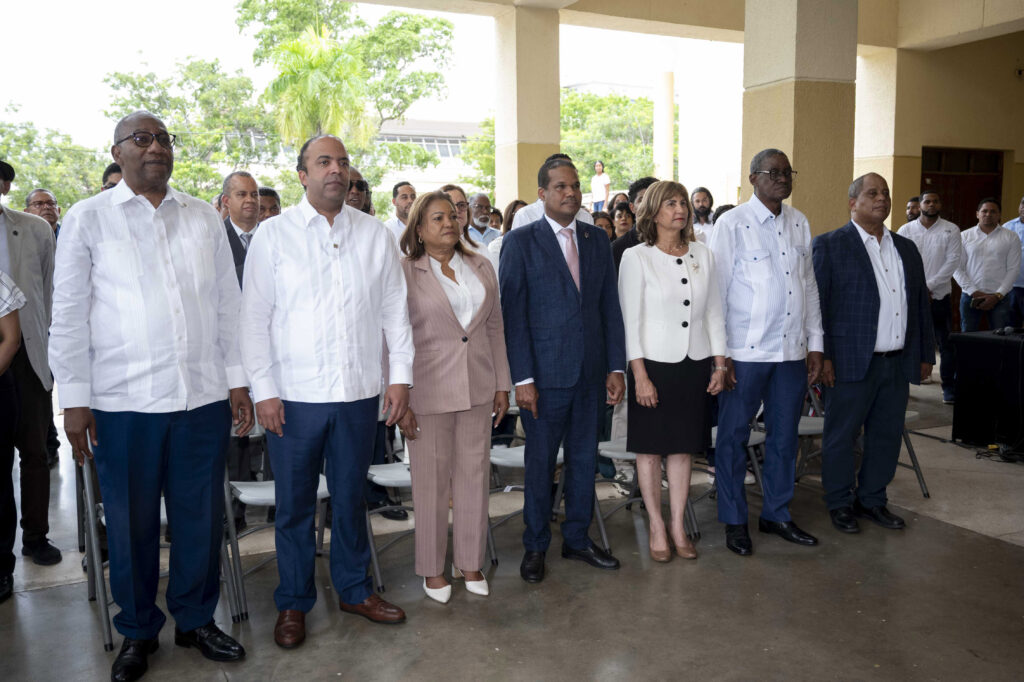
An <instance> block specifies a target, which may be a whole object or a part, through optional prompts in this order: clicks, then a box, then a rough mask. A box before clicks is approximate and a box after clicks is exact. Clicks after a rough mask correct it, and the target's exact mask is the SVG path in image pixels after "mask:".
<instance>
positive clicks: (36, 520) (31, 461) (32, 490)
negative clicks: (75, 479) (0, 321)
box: [9, 343, 53, 546]
mask: <svg viewBox="0 0 1024 682" xmlns="http://www.w3.org/2000/svg"><path fill="white" fill-rule="evenodd" d="M9 371H10V372H11V373H12V374H13V375H14V383H15V385H16V386H17V388H18V402H19V405H20V407H21V419H20V421H19V422H18V427H17V429H16V430H15V434H14V447H16V448H18V454H19V458H20V464H21V541H22V544H23V545H25V546H33V545H37V544H39V543H41V542H43V541H44V540H45V539H46V534H47V533H49V532H50V525H49V510H50V468H49V467H48V466H47V464H46V434H47V431H48V430H49V428H50V421H51V420H52V419H53V403H51V402H50V392H49V391H47V390H46V389H45V388H43V384H42V382H41V381H39V377H38V376H37V375H36V373H35V370H34V369H32V364H31V363H30V362H29V359H28V353H26V352H25V344H24V343H22V345H21V347H20V348H19V349H18V353H17V354H16V355H15V356H14V361H13V362H11V369H10V370H9Z"/></svg>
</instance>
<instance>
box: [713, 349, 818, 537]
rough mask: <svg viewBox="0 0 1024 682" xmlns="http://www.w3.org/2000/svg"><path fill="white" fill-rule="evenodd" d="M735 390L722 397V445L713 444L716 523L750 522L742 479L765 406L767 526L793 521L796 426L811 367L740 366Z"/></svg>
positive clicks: (763, 513) (797, 363) (764, 515)
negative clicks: (755, 426) (753, 425)
mask: <svg viewBox="0 0 1024 682" xmlns="http://www.w3.org/2000/svg"><path fill="white" fill-rule="evenodd" d="M733 365H734V366H735V368H736V388H734V389H733V390H731V391H725V392H723V393H720V394H719V396H718V439H717V442H716V443H715V446H716V447H715V482H716V484H717V487H718V520H719V521H721V522H722V523H728V524H733V525H735V524H741V523H746V522H747V493H746V490H744V488H743V478H744V476H746V474H747V441H748V440H750V421H751V420H752V419H753V418H754V415H756V414H757V408H758V406H759V405H760V404H761V402H762V401H764V425H765V428H766V429H767V430H768V440H767V441H766V442H765V456H764V466H763V467H762V468H761V474H762V476H761V478H762V483H763V484H764V506H763V507H762V509H761V518H763V519H764V520H765V521H777V522H783V521H790V520H791V517H790V515H789V503H790V501H791V500H792V499H793V480H794V476H795V475H796V470H795V468H796V450H797V426H798V425H799V423H800V410H801V408H802V407H803V403H804V395H805V394H806V393H807V363H806V362H805V361H803V360H791V361H789V362H737V361H734V362H733Z"/></svg>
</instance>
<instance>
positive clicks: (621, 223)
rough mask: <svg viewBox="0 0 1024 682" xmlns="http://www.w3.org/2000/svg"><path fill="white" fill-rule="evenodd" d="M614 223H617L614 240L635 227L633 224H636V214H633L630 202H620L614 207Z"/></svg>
mask: <svg viewBox="0 0 1024 682" xmlns="http://www.w3.org/2000/svg"><path fill="white" fill-rule="evenodd" d="M612 223H613V224H614V225H615V236H614V237H613V238H612V239H613V240H615V239H618V238H619V237H621V236H622V235H624V234H626V233H627V232H629V231H630V230H632V229H633V226H634V225H636V216H635V215H634V214H633V210H632V209H631V208H630V207H629V204H627V203H625V202H619V203H617V204H615V206H614V207H612Z"/></svg>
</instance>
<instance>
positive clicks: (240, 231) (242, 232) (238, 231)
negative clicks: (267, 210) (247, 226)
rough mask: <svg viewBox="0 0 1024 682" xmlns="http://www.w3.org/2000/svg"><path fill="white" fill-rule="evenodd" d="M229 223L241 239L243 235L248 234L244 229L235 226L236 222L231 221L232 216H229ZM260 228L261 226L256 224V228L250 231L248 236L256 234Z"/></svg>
mask: <svg viewBox="0 0 1024 682" xmlns="http://www.w3.org/2000/svg"><path fill="white" fill-rule="evenodd" d="M228 222H229V223H231V227H233V228H235V234H237V235H238V236H239V237H241V236H242V235H243V234H246V231H245V230H243V229H242V228H240V227H239V226H238V225H236V224H235V221H234V220H232V219H231V216H228ZM259 226H260V224H259V223H256V227H254V228H252V229H251V230H249V232H248V234H256V228H258V227H259Z"/></svg>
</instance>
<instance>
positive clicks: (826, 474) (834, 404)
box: [821, 355, 910, 509]
mask: <svg viewBox="0 0 1024 682" xmlns="http://www.w3.org/2000/svg"><path fill="white" fill-rule="evenodd" d="M909 395H910V383H909V382H908V381H907V378H906V376H905V375H904V373H903V358H901V357H899V356H897V357H892V358H884V357H879V356H877V355H876V356H874V357H873V358H871V364H869V365H868V371H867V374H866V375H865V376H864V379H862V380H861V381H837V382H836V385H835V386H834V387H832V388H829V389H826V390H825V432H824V434H823V435H822V439H821V449H822V456H821V484H822V487H824V488H825V498H824V499H825V505H826V506H827V507H828V508H829V509H838V508H839V507H846V506H849V505H851V504H852V503H853V498H854V494H855V493H854V488H856V496H857V498H858V499H859V500H860V501H861V503H863V504H864V506H865V507H877V506H880V505H884V504H885V503H886V501H887V498H886V496H885V487H886V486H887V485H889V481H891V480H892V477H893V476H895V475H896V462H897V460H898V459H899V456H900V447H901V444H902V442H903V441H902V437H903V422H904V412H905V411H906V409H907V398H908V397H909ZM861 428H863V429H864V455H863V457H862V459H861V464H860V472H859V473H857V471H856V467H855V462H854V456H853V446H854V443H855V442H856V440H857V436H859V435H860V431H861Z"/></svg>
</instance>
